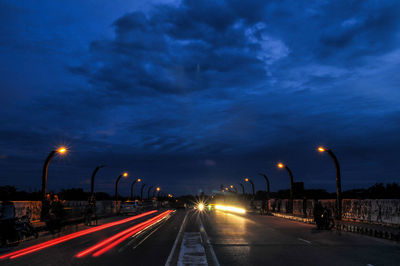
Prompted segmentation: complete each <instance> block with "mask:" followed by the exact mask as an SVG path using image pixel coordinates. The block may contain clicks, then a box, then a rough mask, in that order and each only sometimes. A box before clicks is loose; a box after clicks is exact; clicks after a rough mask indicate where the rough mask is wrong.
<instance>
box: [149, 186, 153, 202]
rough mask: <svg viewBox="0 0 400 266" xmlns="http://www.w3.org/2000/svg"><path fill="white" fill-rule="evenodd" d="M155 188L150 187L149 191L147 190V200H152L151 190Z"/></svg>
mask: <svg viewBox="0 0 400 266" xmlns="http://www.w3.org/2000/svg"><path fill="white" fill-rule="evenodd" d="M153 187H154V186H150V187H149V189H147V199H150V190H151V189H152V188H153Z"/></svg>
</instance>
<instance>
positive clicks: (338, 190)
mask: <svg viewBox="0 0 400 266" xmlns="http://www.w3.org/2000/svg"><path fill="white" fill-rule="evenodd" d="M318 151H319V152H327V153H328V154H329V156H331V158H332V160H333V162H334V163H335V168H336V206H337V217H336V218H337V219H338V220H341V219H342V180H341V177H340V165H339V161H338V159H337V157H336V155H335V154H334V153H333V152H332V150H329V149H326V148H324V147H318Z"/></svg>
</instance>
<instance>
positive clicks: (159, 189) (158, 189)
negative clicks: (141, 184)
mask: <svg viewBox="0 0 400 266" xmlns="http://www.w3.org/2000/svg"><path fill="white" fill-rule="evenodd" d="M156 192H158V194H160V192H161V188H160V187H157V188H156V189H155V190H154V191H153V198H154V197H155V196H156Z"/></svg>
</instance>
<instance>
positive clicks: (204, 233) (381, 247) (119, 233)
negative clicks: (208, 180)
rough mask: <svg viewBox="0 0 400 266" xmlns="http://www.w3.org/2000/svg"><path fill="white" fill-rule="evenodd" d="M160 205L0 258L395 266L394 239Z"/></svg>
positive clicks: (398, 250)
mask: <svg viewBox="0 0 400 266" xmlns="http://www.w3.org/2000/svg"><path fill="white" fill-rule="evenodd" d="M164 211H166V210H159V211H158V212H155V213H151V214H148V215H145V216H143V217H139V218H137V219H133V220H130V221H126V220H123V219H127V218H129V217H116V218H112V219H108V220H102V225H105V226H106V227H107V225H110V223H115V222H117V223H118V221H125V222H124V223H122V222H120V224H113V225H110V226H109V227H107V228H104V229H102V230H99V231H96V232H90V233H87V234H86V233H85V234H83V235H80V236H77V237H75V238H73V237H72V238H71V239H66V238H65V237H64V240H63V236H62V235H61V236H57V237H40V238H39V239H38V240H32V241H26V242H24V243H23V244H21V245H20V246H18V247H15V248H12V249H9V250H4V249H3V250H1V251H0V252H1V254H0V258H1V257H2V256H3V258H2V259H0V265H63V266H67V265H96V266H97V265H99V266H100V265H112V266H113V265H115V266H116V265H400V245H399V244H398V243H395V242H392V241H388V240H382V239H378V238H372V237H368V236H363V235H357V234H352V233H346V232H337V231H319V230H315V229H314V227H315V226H313V225H308V224H303V223H299V222H293V221H288V220H285V219H282V218H277V217H271V216H260V215H253V214H246V215H238V214H233V213H226V212H221V211H215V212H202V213H199V212H198V211H195V210H190V211H185V210H178V211H176V212H172V213H165V212H164ZM100 226H101V225H100ZM90 228H95V227H90ZM90 228H89V229H90ZM83 230H88V229H85V228H79V229H78V230H77V232H78V233H79V232H85V231H83ZM70 233H71V232H70ZM65 234H66V233H65ZM75 234H76V233H75ZM66 235H67V236H68V234H66ZM60 237H61V238H60ZM46 241H50V242H46ZM51 241H53V242H51ZM54 241H56V242H54ZM57 241H59V242H60V243H58V242H57ZM107 241H108V242H107ZM105 242H106V243H105ZM40 243H42V244H41V245H42V246H37V245H40ZM43 243H44V244H43ZM46 243H53V244H52V245H50V246H46V245H49V244H46ZM101 243H102V244H101ZM35 245H36V246H35ZM33 247H36V249H37V250H33V251H32V249H33ZM19 250H25V251H28V253H26V254H24V253H21V252H19ZM29 250H30V251H29ZM10 252H14V253H13V254H14V255H9V254H10ZM18 252H19V253H18ZM85 252H86V253H85ZM96 252H97V253H96ZM99 253H100V254H99ZM18 254H19V255H18ZM78 254H83V255H82V256H81V257H77V256H78ZM96 254H97V255H96ZM13 256H16V257H15V258H13Z"/></svg>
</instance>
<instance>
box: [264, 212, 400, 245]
mask: <svg viewBox="0 0 400 266" xmlns="http://www.w3.org/2000/svg"><path fill="white" fill-rule="evenodd" d="M271 214H272V215H273V216H276V217H280V218H284V219H289V220H293V221H297V222H302V223H308V224H315V222H314V219H313V218H304V217H298V216H294V215H289V214H282V213H271ZM335 229H336V230H338V231H346V232H352V233H358V234H363V235H369V236H373V237H379V238H384V239H389V240H393V241H400V226H398V227H397V228H396V227H391V226H385V225H378V224H367V223H361V222H354V221H346V220H342V221H339V220H335Z"/></svg>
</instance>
